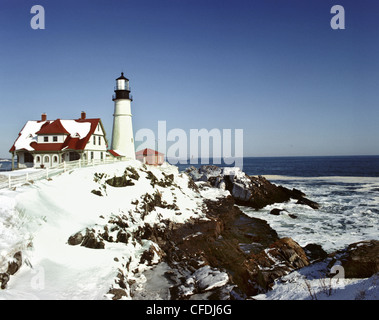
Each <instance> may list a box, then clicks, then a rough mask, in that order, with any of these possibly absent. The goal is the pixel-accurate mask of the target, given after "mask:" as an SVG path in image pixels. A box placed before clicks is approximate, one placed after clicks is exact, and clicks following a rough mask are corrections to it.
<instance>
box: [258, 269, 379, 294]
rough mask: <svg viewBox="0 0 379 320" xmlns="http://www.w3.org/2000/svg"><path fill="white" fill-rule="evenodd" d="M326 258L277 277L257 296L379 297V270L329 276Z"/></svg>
mask: <svg viewBox="0 0 379 320" xmlns="http://www.w3.org/2000/svg"><path fill="white" fill-rule="evenodd" d="M325 269H326V262H318V263H315V264H312V265H310V266H308V267H304V268H302V269H300V270H297V271H293V272H291V273H290V274H288V275H286V276H284V277H282V278H280V279H278V280H276V281H275V285H274V287H273V289H272V290H271V291H268V292H267V293H266V294H259V295H257V296H254V297H252V298H253V299H255V300H379V273H377V274H374V275H373V276H372V277H370V278H364V279H344V278H336V277H334V278H333V277H332V278H328V277H325V276H324V275H323V273H325Z"/></svg>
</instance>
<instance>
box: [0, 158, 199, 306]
mask: <svg viewBox="0 0 379 320" xmlns="http://www.w3.org/2000/svg"><path fill="white" fill-rule="evenodd" d="M126 168H129V169H130V170H129V171H126ZM132 171H133V172H134V173H136V174H137V176H138V178H137V176H134V179H133V178H131V176H132V175H133V174H132ZM125 172H127V173H128V174H129V176H127V178H128V179H129V178H130V183H129V185H127V186H124V187H114V186H111V185H110V184H109V183H110V182H109V181H112V179H113V178H115V177H116V178H117V177H122V176H123V175H125ZM107 181H108V182H107ZM154 194H157V195H159V201H160V204H161V205H160V206H158V205H157V206H152V207H151V208H150V209H151V210H150V209H149V210H146V211H144V210H145V206H146V204H147V203H148V202H146V201H145V202H144V199H145V200H146V198H147V195H154ZM149 199H150V198H149ZM162 204H164V205H162ZM202 209H203V200H202V197H201V195H200V194H199V193H198V192H195V191H194V190H193V189H191V188H190V187H189V178H188V176H187V175H185V174H181V173H179V172H178V169H177V167H174V166H170V165H167V164H165V165H164V166H162V167H154V166H145V165H143V164H141V163H140V162H139V161H128V162H120V163H115V164H109V165H102V166H97V167H89V168H83V169H81V170H74V171H71V172H67V173H65V174H62V175H60V176H56V177H54V178H53V179H52V180H50V181H47V180H45V181H39V182H37V183H35V184H33V185H30V186H23V187H19V188H17V189H16V190H15V191H7V190H3V191H1V193H0V219H1V220H0V253H1V262H0V273H1V272H5V269H6V266H7V263H8V262H9V261H10V260H11V257H12V256H13V254H14V253H15V252H17V251H21V252H22V254H23V259H24V262H25V263H24V265H23V266H22V268H21V270H20V271H19V272H18V273H16V274H15V275H14V276H12V277H11V278H10V281H9V282H8V284H7V289H6V290H0V299H20V298H28V299H32V298H35V299H104V298H112V295H111V294H109V289H110V288H116V289H117V287H118V285H117V277H118V276H119V272H120V270H123V273H127V272H129V273H130V274H126V275H125V274H124V276H126V277H127V278H129V279H130V280H131V281H137V282H138V281H139V280H140V279H139V278H140V277H141V272H142V271H144V270H146V269H148V268H149V267H148V266H147V263H146V264H143V263H142V264H141V263H140V261H141V257H142V255H143V253H144V252H146V251H149V250H151V248H152V246H154V243H153V242H152V241H148V240H140V241H136V240H135V239H133V238H132V237H129V239H128V240H127V241H124V242H117V241H107V242H106V243H105V248H104V250H101V249H99V250H96V249H90V248H87V247H84V246H80V245H77V246H71V245H68V239H69V238H70V236H72V235H74V234H75V233H78V232H80V231H83V230H87V229H91V230H94V232H96V231H100V230H104V229H106V228H108V227H109V226H110V225H112V224H110V221H121V220H122V222H123V223H124V224H125V228H124V232H126V233H129V235H130V234H132V233H133V232H135V231H136V230H138V228H139V227H143V226H145V225H147V224H150V225H157V224H158V225H159V224H160V223H161V222H162V221H167V220H169V221H172V222H175V223H185V222H186V221H187V220H188V219H191V218H193V217H196V218H202V217H204V213H203V211H202ZM141 212H143V214H141ZM113 225H115V224H113ZM126 226H127V227H126ZM162 227H164V224H163V223H162ZM112 235H113V239H116V238H117V235H116V234H112V232H111V230H109V234H108V236H109V237H110V236H112ZM108 239H109V238H108ZM157 251H159V248H158V249H157ZM158 261H159V256H158V255H156V256H155V257H154V258H153V259H152V262H153V263H157V262H158ZM126 265H128V268H125V266H126ZM141 279H142V278H141ZM123 298H126V299H129V298H131V297H130V296H128V295H126V296H123Z"/></svg>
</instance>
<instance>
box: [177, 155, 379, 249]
mask: <svg viewBox="0 0 379 320" xmlns="http://www.w3.org/2000/svg"><path fill="white" fill-rule="evenodd" d="M243 160H244V161H243V167H242V169H243V171H244V172H245V173H246V174H248V175H263V176H265V177H266V178H267V179H268V180H269V181H271V182H272V183H274V184H277V185H282V186H284V187H287V188H290V189H292V188H296V189H300V190H301V191H303V192H304V193H305V194H306V195H307V197H308V198H309V199H311V200H313V201H316V202H317V203H319V204H320V209H318V210H314V209H311V208H309V207H308V206H305V205H298V204H296V201H295V200H293V201H292V200H291V201H290V202H288V203H279V204H274V205H270V206H267V207H265V208H263V209H261V210H258V211H256V210H252V209H251V208H248V207H242V206H241V207H240V208H241V209H242V210H243V211H244V213H245V214H247V215H248V216H251V217H256V218H260V219H263V220H266V221H267V222H268V223H269V224H270V226H271V227H272V228H273V229H275V230H276V232H277V233H278V235H279V236H280V237H291V238H293V239H294V240H295V241H297V242H298V243H299V244H300V245H301V246H305V245H307V244H309V243H317V244H320V245H321V246H322V247H323V248H324V250H326V251H327V252H332V251H335V250H339V249H343V248H345V247H346V246H347V245H349V244H351V243H354V242H358V241H363V240H369V239H376V240H378V239H379V156H338V157H336V156H333V157H332V156H330V157H262V158H244V159H243ZM189 166H191V165H190V164H187V165H184V164H181V165H179V167H180V169H181V170H185V169H186V168H187V167H189ZM194 166H195V167H199V166H200V164H198V165H194ZM220 166H222V165H220ZM273 208H279V209H285V210H286V211H283V212H282V214H281V215H280V216H274V215H270V214H269V212H270V211H271V210H272V209H273ZM288 214H294V215H296V216H297V218H296V219H292V218H291V217H290V216H289V215H288Z"/></svg>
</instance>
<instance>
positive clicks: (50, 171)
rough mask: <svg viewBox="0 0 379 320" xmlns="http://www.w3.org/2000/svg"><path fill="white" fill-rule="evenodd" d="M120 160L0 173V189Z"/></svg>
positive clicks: (65, 164)
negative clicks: (6, 173) (33, 170)
mask: <svg viewBox="0 0 379 320" xmlns="http://www.w3.org/2000/svg"><path fill="white" fill-rule="evenodd" d="M120 161H122V160H116V158H113V159H104V160H90V161H83V160H81V159H79V160H76V161H70V162H63V163H61V164H59V165H57V166H55V167H51V168H46V169H38V170H36V172H30V171H28V172H25V173H22V170H20V171H19V172H21V173H20V174H17V173H18V171H12V173H16V174H9V173H8V177H7V175H1V173H0V189H5V188H9V189H11V188H14V187H16V186H20V185H23V184H25V183H32V182H34V181H38V180H42V179H49V178H51V177H54V176H56V175H58V174H62V173H63V172H66V171H70V170H74V169H78V168H85V167H93V166H97V165H101V164H110V163H115V162H120Z"/></svg>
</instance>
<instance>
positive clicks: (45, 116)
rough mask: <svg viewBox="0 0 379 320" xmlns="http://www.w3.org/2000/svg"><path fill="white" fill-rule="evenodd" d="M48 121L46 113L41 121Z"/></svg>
mask: <svg viewBox="0 0 379 320" xmlns="http://www.w3.org/2000/svg"><path fill="white" fill-rule="evenodd" d="M46 120H47V115H46V113H42V114H41V121H46Z"/></svg>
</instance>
